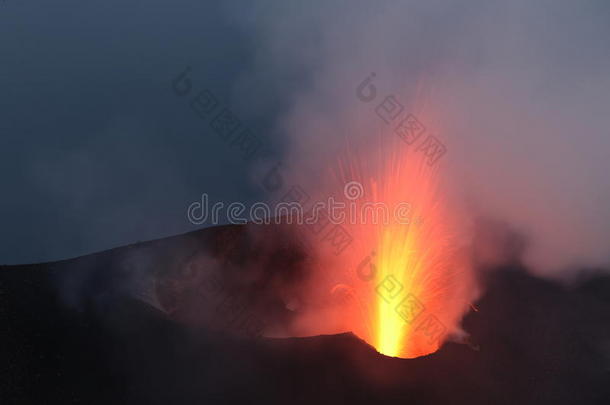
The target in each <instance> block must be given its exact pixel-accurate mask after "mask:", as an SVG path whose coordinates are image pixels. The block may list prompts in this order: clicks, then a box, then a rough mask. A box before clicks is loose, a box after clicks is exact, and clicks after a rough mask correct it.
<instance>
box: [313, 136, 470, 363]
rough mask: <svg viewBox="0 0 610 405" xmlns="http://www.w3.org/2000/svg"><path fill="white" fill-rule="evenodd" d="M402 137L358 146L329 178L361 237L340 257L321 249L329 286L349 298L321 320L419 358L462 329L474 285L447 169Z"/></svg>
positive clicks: (347, 225)
mask: <svg viewBox="0 0 610 405" xmlns="http://www.w3.org/2000/svg"><path fill="white" fill-rule="evenodd" d="M386 135H387V134H386ZM394 139H397V141H396V142H389V143H390V145H388V142H385V144H384V147H379V148H378V150H374V149H372V148H371V147H370V146H368V147H361V148H356V147H354V146H353V145H351V146H350V147H349V148H347V149H348V150H349V153H345V154H344V155H343V156H342V157H341V158H340V159H339V161H338V163H337V164H336V165H335V167H334V168H333V170H332V171H331V172H332V175H331V176H328V178H329V179H331V180H330V183H332V184H334V186H330V187H332V188H333V189H334V190H338V189H343V195H342V196H341V197H340V198H339V199H338V200H339V201H340V202H339V204H341V205H340V206H342V207H345V209H346V210H347V214H346V218H345V219H343V220H342V221H341V226H342V227H343V229H344V230H345V231H346V232H347V233H348V234H349V235H350V237H351V238H352V243H351V244H350V246H349V249H346V250H345V252H343V253H342V254H341V255H338V256H333V255H330V254H325V253H324V249H323V248H322V247H321V248H319V249H318V252H317V253H318V256H319V257H318V260H319V266H318V267H319V271H318V270H316V272H318V273H319V274H324V275H325V276H324V277H326V279H328V277H327V275H328V274H329V273H332V274H333V275H334V278H333V280H332V281H331V282H330V283H327V286H328V287H329V289H328V290H326V291H330V292H331V294H336V293H338V292H342V294H343V295H346V296H349V298H350V299H349V300H343V301H342V304H341V305H338V306H337V307H335V308H334V311H328V312H326V313H324V315H323V316H320V314H316V317H317V318H316V319H317V320H316V321H315V322H317V323H318V324H319V323H320V322H322V321H321V320H320V318H324V317H326V319H327V320H330V322H335V324H340V325H341V326H340V327H337V328H336V329H338V330H339V329H341V330H350V331H352V332H354V333H355V334H356V335H358V336H359V337H361V338H362V339H364V340H365V341H366V342H368V343H369V344H370V345H371V346H373V347H374V348H375V349H376V350H377V351H378V352H380V353H382V354H384V355H387V356H392V357H402V358H413V357H418V356H423V355H426V354H429V353H432V352H434V351H436V350H438V348H439V347H440V345H441V344H442V343H443V342H444V341H445V340H446V339H447V337H448V336H450V335H454V336H460V335H461V334H463V332H462V330H461V329H460V327H459V322H460V320H461V318H462V316H463V315H464V313H465V312H466V310H467V309H468V308H469V303H470V302H471V301H472V300H473V299H474V298H475V297H474V291H475V288H474V283H473V277H472V272H471V269H470V265H469V264H468V261H467V260H466V255H465V254H464V252H465V250H466V249H465V247H464V245H463V243H461V241H460V234H461V233H462V234H463V232H458V230H459V229H458V227H457V225H456V224H457V223H458V222H459V221H456V218H455V214H454V215H453V216H452V215H450V209H449V208H448V206H447V201H445V200H444V198H443V195H442V193H441V192H440V190H439V184H440V181H439V170H438V167H437V166H436V165H430V164H429V163H430V161H429V159H428V156H426V154H425V153H423V152H421V151H418V150H417V149H416V148H415V147H413V146H410V145H406V144H405V143H404V142H402V141H401V140H400V139H398V137H396V136H394V137H393V138H392V140H394ZM339 187H341V188H339ZM335 194H337V193H335ZM318 241H319V240H318ZM316 245H317V246H319V245H320V243H314V246H316ZM324 277H318V278H317V279H316V281H315V283H316V284H315V287H316V288H318V290H319V289H320V288H319V286H320V283H321V282H323V281H324V280H322V279H323V278H324ZM321 280H322V281H321ZM310 319H311V318H310Z"/></svg>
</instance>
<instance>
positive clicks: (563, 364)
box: [0, 230, 610, 405]
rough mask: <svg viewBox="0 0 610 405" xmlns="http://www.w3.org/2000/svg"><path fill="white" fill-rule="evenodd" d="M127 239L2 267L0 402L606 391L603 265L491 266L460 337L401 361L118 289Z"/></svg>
mask: <svg viewBox="0 0 610 405" xmlns="http://www.w3.org/2000/svg"><path fill="white" fill-rule="evenodd" d="M213 232H216V231H210V230H204V231H200V232H196V233H193V234H189V235H183V236H179V237H174V238H168V239H165V240H161V241H156V242H149V243H148V244H143V245H147V246H149V247H151V248H152V249H153V250H154V251H156V252H170V253H167V254H165V255H162V258H158V260H155V264H154V265H155V266H161V267H163V266H169V265H170V264H169V263H171V260H172V259H171V258H172V257H177V256H176V255H178V256H180V254H181V253H176V252H182V253H184V254H185V255H188V254H189V253H188V250H189V248H188V246H193V245H197V244H198V243H199V242H201V241H202V240H204V239H205V242H206V243H207V244H208V245H209V244H210V241H212V242H214V237H212V236H210V235H211V233H213ZM210 238H211V239H210ZM212 244H213V243H212ZM133 249H134V247H133V246H131V247H125V248H119V249H114V250H111V251H107V252H102V253H98V254H94V255H89V256H85V257H81V258H77V259H73V260H68V261H64V262H56V263H48V264H40V265H24V266H3V267H2V268H0V404H12V403H20V404H23V403H31V404H69V403H83V404H121V403H129V404H139V403H142V404H182V403H184V404H195V403H197V404H215V403H264V404H275V403H277V404H294V403H299V404H301V403H302V404H320V403H333V404H343V403H346V404H376V403H388V404H398V403H409V404H470V405H475V404H609V403H610V280H609V279H608V278H607V277H602V276H597V277H592V278H588V279H587V280H585V281H582V282H580V283H578V284H577V285H576V286H575V287H573V288H571V289H566V288H564V287H561V286H559V285H556V284H553V283H550V282H547V281H542V280H539V279H536V278H534V277H532V276H530V275H527V274H526V273H525V272H523V271H521V270H520V269H518V268H512V269H499V270H497V271H496V272H494V273H491V274H490V275H489V276H488V280H487V281H486V284H487V289H486V292H485V294H484V296H483V297H482V298H481V299H480V301H479V302H478V303H477V307H478V309H479V310H478V312H472V313H470V314H469V315H468V316H467V318H466V319H465V321H464V328H465V329H466V330H467V331H468V332H469V333H470V334H471V336H472V342H473V344H472V345H471V346H468V345H464V344H456V343H447V344H445V345H444V346H443V347H442V349H441V350H440V351H438V352H437V353H434V354H432V355H430V356H427V357H422V358H417V359H412V360H403V359H393V358H387V357H384V356H381V355H379V354H378V353H376V352H375V351H374V350H373V349H372V348H370V347H369V346H368V345H366V344H365V343H364V342H362V341H360V340H359V339H358V338H356V337H355V336H353V335H351V334H341V335H332V336H318V337H311V338H293V339H268V338H260V339H251V338H247V337H244V338H242V337H239V336H234V337H227V336H226V335H224V334H221V333H219V332H211V331H209V330H206V328H198V327H193V326H186V324H185V323H184V322H177V321H176V320H175V319H174V318H173V317H171V316H168V312H167V311H163V310H159V309H157V308H155V307H154V306H151V305H148V304H146V303H144V302H142V301H141V300H138V299H135V298H133V294H131V293H130V292H128V291H127V290H125V289H124V288H121V287H117V286H121V285H122V284H121V283H120V282H117V280H119V281H120V278H121V277H123V276H124V274H123V273H122V272H121V271H118V270H116V269H117V267H120V265H119V260H118V259H117V258H119V257H123V256H124V254H125V252H126V251H130V250H133ZM221 250H222V249H221ZM185 252H186V253H185ZM279 257H280V258H283V259H284V260H288V259H290V260H292V259H294V258H291V257H290V256H288V257H287V256H286V255H285V254H282V255H280V256H279ZM121 263H122V262H121ZM66 280H68V281H66ZM71 283H72V284H71ZM66 285H67V286H68V287H66ZM70 285H74V286H78V288H76V287H75V289H77V290H78V291H79V292H78V293H75V294H74V295H71V294H70V290H71V287H70ZM476 349H478V350H476Z"/></svg>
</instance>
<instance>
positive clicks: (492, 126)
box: [227, 1, 610, 278]
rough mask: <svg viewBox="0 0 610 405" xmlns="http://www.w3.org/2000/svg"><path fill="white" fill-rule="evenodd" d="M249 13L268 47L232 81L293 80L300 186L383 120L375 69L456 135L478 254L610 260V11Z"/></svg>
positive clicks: (551, 261)
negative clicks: (366, 100)
mask: <svg viewBox="0 0 610 405" xmlns="http://www.w3.org/2000/svg"><path fill="white" fill-rule="evenodd" d="M227 12H229V13H233V12H235V10H234V9H233V7H232V6H227ZM240 15H242V16H243V15H244V14H243V13H241V14H240ZM250 15H252V16H255V18H254V17H248V18H242V19H241V20H239V22H240V23H241V24H242V26H243V27H245V29H247V30H251V32H256V33H257V35H256V40H257V41H258V42H257V44H258V46H257V48H256V51H257V53H256V57H255V58H254V61H255V62H254V64H253V66H252V69H250V70H249V71H248V72H247V73H245V74H244V75H243V76H242V79H241V81H239V82H238V83H237V85H236V86H235V92H238V93H240V94H242V93H243V92H242V90H243V89H244V88H247V87H248V86H251V85H252V83H256V82H258V83H265V82H267V81H268V80H269V78H270V77H275V78H276V79H277V80H279V81H281V82H282V83H283V84H285V86H286V87H285V90H284V91H283V92H282V91H280V90H278V89H277V88H274V89H272V92H273V93H274V94H278V95H279V96H280V99H281V101H282V105H283V106H284V110H285V113H284V114H283V115H282V116H281V118H280V119H279V120H278V123H277V127H276V128H277V133H278V134H282V135H283V136H285V137H283V138H281V141H282V142H285V147H286V156H285V161H286V162H288V165H289V166H291V168H292V169H293V170H294V172H295V176H300V179H301V180H300V183H301V184H303V182H307V181H309V182H310V183H312V184H315V179H316V178H317V177H316V175H315V173H318V172H319V170H320V169H321V168H322V167H324V166H325V164H326V163H328V161H329V159H332V158H333V156H334V155H335V153H336V151H337V150H339V149H340V148H341V147H342V145H344V142H345V139H346V138H348V137H349V138H358V137H363V138H366V137H367V136H370V134H372V133H374V132H375V131H379V130H380V129H381V128H382V125H381V124H382V123H380V120H379V117H377V116H376V115H375V113H374V106H372V105H363V103H362V102H360V101H359V100H358V99H357V98H356V97H355V89H356V87H357V86H358V84H360V83H361V82H362V80H364V78H365V77H366V76H368V75H370V74H371V72H375V74H376V78H375V80H376V82H375V85H376V87H377V89H378V90H379V92H380V93H381V94H382V95H383V96H385V95H390V94H394V95H396V96H397V97H398V98H399V99H400V100H401V101H402V102H403V104H405V108H406V110H409V108H418V109H419V110H418V111H415V113H419V114H421V116H422V117H424V118H425V119H426V120H428V121H427V123H428V124H429V125H430V127H431V129H433V130H434V131H435V132H436V133H437V134H438V136H439V138H441V139H442V140H443V142H444V144H445V145H446V147H447V149H448V153H447V155H446V156H445V157H444V158H443V160H442V162H441V163H440V164H441V165H442V167H441V170H440V171H441V175H442V176H443V181H444V185H443V188H444V192H445V194H446V195H445V197H446V200H447V201H449V202H450V203H451V204H452V206H453V210H454V212H455V213H456V215H459V216H460V218H461V219H462V220H463V226H462V229H463V235H462V236H463V238H464V239H467V240H470V241H475V243H479V242H478V241H484V242H485V243H482V244H481V243H479V245H481V246H476V250H477V251H478V252H483V251H484V252H485V253H481V254H480V257H481V260H483V261H484V262H486V263H492V264H496V265H497V264H502V263H503V262H506V261H507V260H514V259H515V254H517V255H518V256H519V257H518V258H517V259H518V260H521V261H522V262H523V264H524V265H525V266H527V267H528V268H530V269H532V271H533V272H535V273H536V274H539V275H544V276H550V277H558V278H564V277H566V276H569V275H570V273H571V272H573V271H575V270H582V269H587V268H588V269H591V268H603V267H607V266H608V263H609V261H610V260H609V259H610V254H609V249H608V242H607V241H608V240H609V239H610V216H608V214H607V212H608V210H607V207H608V206H610V187H609V185H610V184H609V183H610V181H609V180H608V178H607V173H608V169H609V168H610V167H609V166H610V163H608V162H609V160H608V157H609V153H610V135H609V133H608V132H609V131H608V128H609V122H608V114H607V110H608V106H609V105H610V91H609V90H610V77H608V74H607V73H608V71H610V70H609V68H610V52H609V50H610V49H609V44H608V41H607V38H608V37H609V36H610V35H609V34H610V32H609V31H610V26H609V25H608V24H607V22H608V18H609V17H610V6H608V5H607V4H605V3H604V2H601V1H583V2H578V3H574V2H567V1H552V2H551V1H543V2H536V3H535V4H534V3H532V2H529V1H514V2H500V1H491V2H490V1H471V2H467V3H457V2H446V1H404V2H395V1H386V2H375V3H369V2H352V1H350V2H346V1H333V2H316V1H314V2H307V4H300V3H299V4H285V3H283V2H264V3H259V5H258V6H257V8H255V9H254V10H253V13H252V14H250ZM250 89H251V87H250ZM251 93H252V92H251ZM254 93H255V94H256V92H254ZM248 100H249V99H248V97H246V98H245V99H244V100H243V102H244V103H246V102H248ZM250 101H251V100H250ZM262 104H263V107H262V108H264V104H265V103H264V101H263V103H262ZM422 106H423V107H422ZM387 132H388V136H393V134H391V131H387ZM489 224H493V225H491V226H490V225H489ZM481 232H483V234H488V235H492V234H493V235H495V236H494V237H491V238H488V237H484V236H481V234H480V233H481ZM507 235H508V236H507ZM510 235H515V236H514V237H513V236H510ZM507 240H508V241H510V242H507ZM515 240H518V243H517V242H515ZM494 243H495V244H497V245H498V246H489V245H493V244H494ZM515 243H517V247H516V245H515ZM506 245H508V246H506ZM505 248H507V249H508V250H509V251H508V252H506V250H507V249H505Z"/></svg>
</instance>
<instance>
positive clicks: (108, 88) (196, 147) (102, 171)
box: [0, 0, 278, 264]
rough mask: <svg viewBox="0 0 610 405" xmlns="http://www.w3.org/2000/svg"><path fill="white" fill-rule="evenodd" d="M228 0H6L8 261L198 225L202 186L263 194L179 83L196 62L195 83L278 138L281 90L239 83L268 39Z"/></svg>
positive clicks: (218, 192)
mask: <svg viewBox="0 0 610 405" xmlns="http://www.w3.org/2000/svg"><path fill="white" fill-rule="evenodd" d="M219 3H220V2H218V3H214V2H205V1H182V2H167V1H161V0H152V1H146V2H144V1H139V0H120V1H118V0H110V1H93V2H82V1H77V0H59V1H55V2H45V1H10V0H9V1H5V2H2V3H0V51H1V55H2V56H1V60H2V61H1V63H0V86H1V88H2V92H1V94H0V111H1V119H0V162H1V167H2V170H1V171H0V184H1V187H2V198H1V199H0V216H1V222H0V223H1V229H2V230H1V237H0V263H3V264H12V263H23V262H37V261H48V260H55V259H61V258H69V257H73V256H76V255H82V254H86V253H90V252H93V251H99V250H103V249H106V248H110V247H114V246H119V245H123V244H127V243H131V242H135V241H137V240H147V239H152V238H158V237H163V236H167V235H171V234H176V233H181V232H185V231H188V230H192V229H193V226H192V225H190V224H189V223H188V221H187V220H186V216H185V210H186V207H187V206H188V204H189V202H190V201H194V200H197V199H198V198H199V196H200V195H201V193H202V192H207V193H209V194H210V195H211V196H212V198H216V199H217V200H224V201H237V200H241V201H249V200H252V199H254V198H256V197H257V195H258V193H259V192H260V190H259V189H257V187H256V185H254V184H253V182H252V180H251V178H250V177H251V176H250V175H249V167H250V164H251V163H249V162H248V161H245V160H244V159H242V157H241V155H240V154H239V152H238V151H236V150H235V149H234V148H231V147H230V145H228V144H227V143H225V142H223V141H222V140H221V139H219V137H218V136H216V134H215V133H214V132H213V131H212V130H211V129H210V126H209V122H208V121H204V120H201V119H199V118H197V116H196V115H195V114H194V113H193V111H192V110H191V109H190V108H189V104H188V100H187V99H186V98H183V99H181V98H179V97H177V96H176V95H175V94H174V93H173V91H172V89H171V81H172V79H173V78H174V77H175V76H177V75H178V74H179V73H180V72H182V71H183V70H184V68H185V66H187V65H190V66H191V67H192V76H191V77H192V81H193V87H194V89H195V90H199V89H203V88H208V89H210V91H212V92H213V94H215V95H216V97H217V98H218V100H219V103H220V104H222V105H224V106H226V107H228V108H231V110H232V111H233V112H234V114H235V115H236V116H238V117H239V118H240V120H241V121H242V123H243V124H244V125H246V126H248V127H249V128H251V130H252V131H253V132H255V133H256V134H257V136H258V137H260V138H261V140H265V143H266V144H267V146H270V140H271V136H270V134H269V127H270V125H271V124H272V122H271V120H270V119H269V118H272V117H273V114H274V112H273V111H274V110H275V109H276V108H277V107H276V106H277V102H278V101H277V98H275V97H272V94H273V90H272V89H268V90H267V91H265V92H264V94H263V93H259V94H250V93H246V94H244V93H243V92H241V93H240V94H237V91H236V90H235V87H234V85H233V84H234V83H235V82H236V81H239V80H240V77H242V75H243V72H244V71H246V70H247V69H248V68H249V66H250V65H251V63H252V55H253V49H254V46H253V44H252V38H251V36H250V35H249V33H248V32H246V31H244V30H243V29H242V28H240V27H243V25H242V24H237V23H236V21H234V20H233V18H229V17H227V15H228V13H226V12H225V11H223V10H222V9H220V8H219V7H220V6H218V4H219ZM238 9H241V10H243V13H244V16H248V15H249V14H248V13H249V12H250V11H249V10H248V6H247V5H245V4H244V6H243V7H239V8H238ZM232 14H233V16H235V10H233V13H232ZM237 17H239V15H237ZM258 85H259V86H262V87H264V83H258ZM252 103H256V106H257V108H256V112H253V111H254V109H249V108H248V105H249V104H252ZM263 112H264V113H263ZM267 153H270V152H267Z"/></svg>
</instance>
